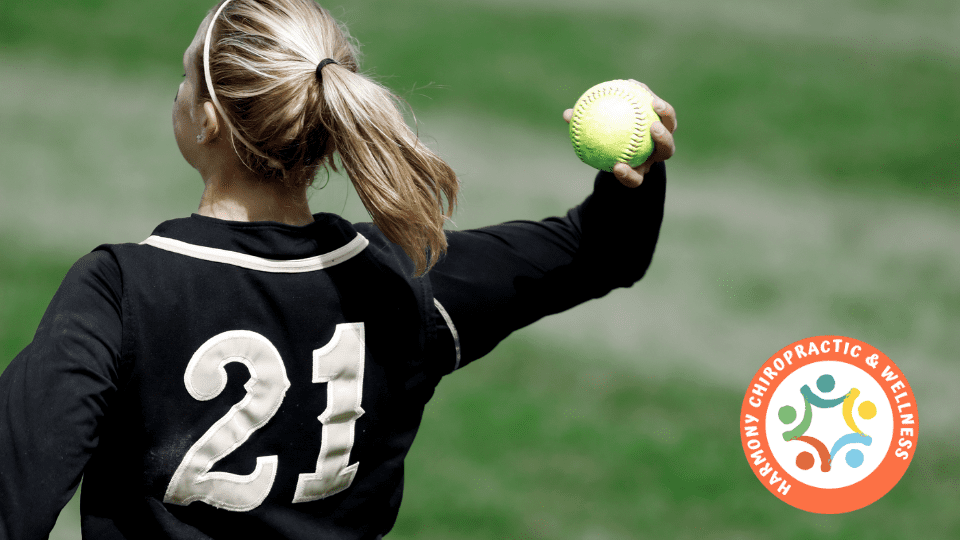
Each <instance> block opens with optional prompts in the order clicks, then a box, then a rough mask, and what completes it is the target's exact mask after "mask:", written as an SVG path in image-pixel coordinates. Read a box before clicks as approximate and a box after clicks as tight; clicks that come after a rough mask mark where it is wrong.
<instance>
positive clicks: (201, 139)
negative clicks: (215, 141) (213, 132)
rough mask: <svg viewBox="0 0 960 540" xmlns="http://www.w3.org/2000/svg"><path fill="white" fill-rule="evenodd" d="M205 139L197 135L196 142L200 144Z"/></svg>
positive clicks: (201, 135)
mask: <svg viewBox="0 0 960 540" xmlns="http://www.w3.org/2000/svg"><path fill="white" fill-rule="evenodd" d="M205 138H206V137H204V135H203V133H201V134H199V135H197V142H198V143H202V142H203V139H205Z"/></svg>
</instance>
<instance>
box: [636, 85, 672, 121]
mask: <svg viewBox="0 0 960 540" xmlns="http://www.w3.org/2000/svg"><path fill="white" fill-rule="evenodd" d="M630 82H632V83H635V84H638V85H640V86H642V87H643V88H644V89H645V90H646V91H647V92H650V95H651V96H653V112H655V113H657V116H659V117H660V121H661V122H663V125H664V126H665V127H666V128H667V129H668V130H670V133H673V132H674V131H676V130H677V111H676V110H675V109H674V108H673V105H670V104H669V103H667V102H666V100H664V99H662V98H661V97H660V96H658V95H657V94H656V93H654V91H653V90H651V89H650V87H649V86H647V85H646V84H644V83H642V82H640V81H638V80H636V79H630Z"/></svg>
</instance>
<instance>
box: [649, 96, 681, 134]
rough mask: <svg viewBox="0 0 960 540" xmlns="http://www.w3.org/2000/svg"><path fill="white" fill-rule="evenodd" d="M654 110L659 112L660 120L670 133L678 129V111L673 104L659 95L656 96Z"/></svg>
mask: <svg viewBox="0 0 960 540" xmlns="http://www.w3.org/2000/svg"><path fill="white" fill-rule="evenodd" d="M653 112H655V113H657V116H659V117H660V122H662V123H663V125H664V127H666V128H667V130H669V131H670V133H673V132H674V131H676V130H677V111H676V110H674V108H673V105H670V104H669V103H667V102H666V101H664V100H662V99H660V98H658V97H654V98H653Z"/></svg>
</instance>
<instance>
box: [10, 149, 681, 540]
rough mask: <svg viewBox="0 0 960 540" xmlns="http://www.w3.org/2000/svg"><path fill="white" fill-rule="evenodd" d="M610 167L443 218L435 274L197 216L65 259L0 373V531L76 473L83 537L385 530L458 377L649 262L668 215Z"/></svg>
mask: <svg viewBox="0 0 960 540" xmlns="http://www.w3.org/2000/svg"><path fill="white" fill-rule="evenodd" d="M664 186H665V175H664V173H663V166H662V164H658V165H656V166H655V167H654V169H653V170H652V171H651V172H650V173H649V174H648V175H647V178H646V180H645V181H644V184H643V185H642V186H641V187H640V188H637V189H633V190H630V189H627V188H624V187H622V186H620V185H619V183H618V182H617V181H616V180H615V179H614V178H613V176H612V175H610V174H609V173H601V174H598V176H597V179H596V183H595V187H594V193H593V194H592V195H591V196H590V197H588V198H587V200H586V201H585V202H584V203H583V204H581V205H579V206H578V207H576V208H574V209H572V210H571V211H570V212H569V213H568V214H567V215H566V216H563V217H557V218H549V219H546V220H543V221H539V222H530V221H518V222H509V223H505V224H501V225H497V226H492V227H486V228H482V229H476V230H471V231H462V232H450V233H448V244H449V248H448V252H447V254H446V255H445V256H444V257H442V258H441V260H440V261H439V262H438V264H437V265H436V266H435V267H434V268H433V269H432V270H431V271H430V272H429V273H428V274H427V275H426V276H425V277H421V278H415V277H412V271H413V264H412V263H411V261H410V260H409V259H408V258H407V257H406V256H405V255H404V253H403V251H402V250H401V249H400V248H399V247H398V246H396V245H394V244H392V243H391V242H389V241H388V240H386V239H385V238H384V236H383V235H382V234H381V233H380V232H379V230H377V229H376V228H375V227H374V226H372V225H370V224H358V225H351V224H350V223H348V222H346V221H344V220H343V219H341V218H339V217H337V216H335V215H332V214H317V215H315V216H314V219H315V222H314V223H312V224H310V225H307V226H304V227H294V226H288V225H283V224H278V223H272V222H254V223H240V222H228V221H222V220H217V219H213V218H207V217H203V216H199V215H193V216H191V217H189V218H183V219H176V220H172V221H168V222H165V223H163V224H161V225H160V226H159V227H157V229H156V230H155V231H154V233H153V234H152V235H151V236H150V237H149V238H148V239H146V240H145V241H144V242H142V243H140V244H117V245H104V246H100V247H99V248H97V249H96V250H95V251H94V252H93V253H91V254H89V255H87V256H85V257H83V258H82V259H81V260H80V261H79V262H78V263H77V264H76V265H74V267H73V268H72V269H71V270H70V272H69V273H68V274H67V276H66V278H65V279H64V282H63V284H62V285H61V287H60V289H59V290H58V292H57V294H56V295H55V297H54V299H53V301H52V302H51V304H50V306H49V308H48V310H47V312H46V313H45V315H44V317H43V319H42V321H41V324H40V326H39V328H38V331H37V334H36V336H35V338H34V340H33V342H32V343H31V344H30V345H29V346H27V348H25V349H24V350H23V351H22V352H21V353H20V354H19V355H18V356H17V357H16V358H15V359H14V360H13V362H12V363H11V364H10V366H9V368H8V369H7V370H5V371H4V373H3V374H2V375H0V539H6V538H10V539H14V538H16V539H20V538H41V537H45V535H46V534H47V533H48V532H49V530H50V529H51V528H52V526H53V523H54V522H55V520H56V516H57V513H58V512H59V511H60V509H61V508H62V507H63V505H64V504H65V503H66V501H67V500H69V498H70V496H71V495H72V493H73V492H74V491H75V490H76V486H77V484H78V482H79V480H80V478H81V475H82V477H83V481H84V489H83V495H82V498H81V499H82V500H81V513H82V526H83V533H84V537H88V538H175V539H187V538H191V539H196V538H235V537H242V538H248V537H249V538H331V539H352V538H378V537H380V536H382V535H383V534H386V533H387V532H388V531H389V530H390V528H391V527H392V526H393V523H394V521H395V519H396V516H397V512H398V510H399V505H400V499H401V492H402V486H403V460H404V457H405V456H406V454H407V452H408V451H409V449H410V446H411V444H412V442H413V439H414V436H415V434H416V432H417V429H418V426H419V424H420V420H421V416H422V412H423V409H424V406H425V404H426V402H427V401H428V400H429V398H430V397H431V395H432V394H433V391H434V388H435V387H436V385H437V383H438V382H439V381H440V379H441V378H442V377H443V375H445V374H447V373H449V372H451V371H453V370H454V369H456V368H458V367H462V366H463V365H465V364H467V363H469V362H471V361H473V360H475V359H476V358H479V357H481V356H483V355H484V354H486V353H487V352H489V351H490V350H491V349H492V348H493V347H494V346H495V345H496V344H497V343H498V342H499V341H501V340H502V339H503V338H504V337H506V336H507V335H508V334H509V333H510V332H512V331H514V330H516V329H518V328H521V327H523V326H525V325H527V324H529V323H531V322H533V321H535V320H537V319H539V318H541V317H543V316H545V315H549V314H552V313H557V312H559V311H562V310H564V309H567V308H569V307H571V306H574V305H577V304H579V303H581V302H583V301H586V300H588V299H590V298H596V297H599V296H602V295H604V294H606V293H607V292H609V291H610V290H611V289H613V288H615V287H620V286H629V285H630V284H632V283H634V282H635V281H636V280H638V279H639V278H640V277H641V276H642V275H643V273H644V272H645V270H646V268H647V266H648V265H649V263H650V260H651V257H652V254H653V248H654V245H655V243H656V238H657V235H658V231H659V227H660V222H661V219H662V215H663V196H664Z"/></svg>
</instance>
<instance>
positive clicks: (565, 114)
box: [563, 109, 573, 124]
mask: <svg viewBox="0 0 960 540" xmlns="http://www.w3.org/2000/svg"><path fill="white" fill-rule="evenodd" d="M571 118H573V109H567V110H565V111H563V119H564V120H565V121H566V122H567V123H568V124H569V123H570V119H571Z"/></svg>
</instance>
